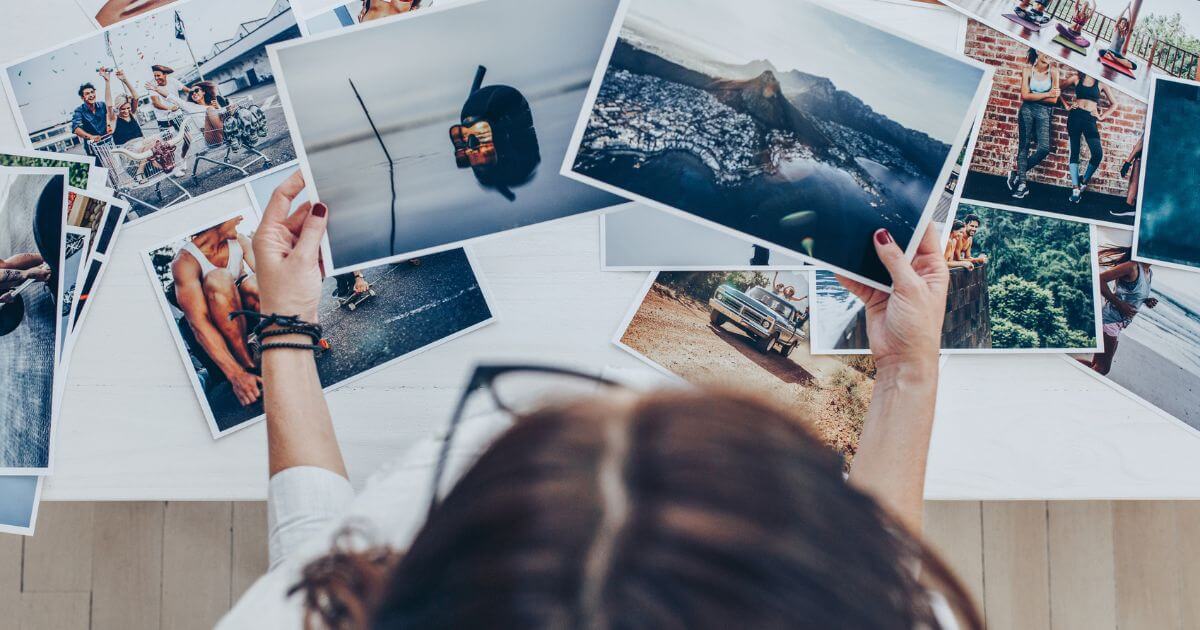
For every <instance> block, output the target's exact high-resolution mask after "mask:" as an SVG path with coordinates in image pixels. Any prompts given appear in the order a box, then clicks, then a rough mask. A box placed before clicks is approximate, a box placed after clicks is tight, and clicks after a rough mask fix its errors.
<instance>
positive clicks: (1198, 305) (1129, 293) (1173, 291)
mask: <svg viewBox="0 0 1200 630" xmlns="http://www.w3.org/2000/svg"><path fill="white" fill-rule="evenodd" d="M1193 225H1195V223H1194V222H1193ZM1097 259H1098V261H1099V263H1100V266H1101V269H1102V270H1103V271H1102V273H1101V276H1100V279H1101V282H1102V283H1103V284H1102V285H1101V287H1100V288H1101V291H1102V292H1103V294H1104V306H1103V323H1104V344H1103V351H1102V352H1099V353H1096V354H1091V355H1086V356H1080V357H1076V358H1075V359H1070V358H1069V359H1068V360H1070V361H1071V362H1072V363H1075V364H1076V365H1079V366H1080V367H1082V368H1084V369H1086V370H1088V372H1090V373H1092V374H1094V375H1096V376H1097V377H1100V378H1103V379H1106V380H1107V381H1108V382H1109V383H1111V384H1114V385H1116V386H1117V387H1118V389H1122V390H1124V391H1125V392H1128V393H1129V394H1131V395H1132V396H1134V397H1135V398H1137V399H1139V400H1141V401H1143V402H1145V403H1148V404H1149V405H1151V406H1152V407H1154V408H1156V409H1158V410H1161V411H1162V412H1165V413H1166V414H1169V415H1170V416H1172V417H1173V418H1176V419H1178V420H1179V421H1181V422H1183V423H1184V424H1186V425H1188V426H1189V427H1191V428H1193V429H1197V430H1200V274H1198V273H1195V272H1189V271H1184V270H1181V269H1177V268H1173V267H1167V266H1162V265H1154V264H1151V263H1147V262H1139V261H1136V260H1134V259H1133V250H1132V247H1131V243H1130V234H1129V232H1124V231H1118V230H1104V231H1102V232H1101V236H1100V247H1099V251H1098V254H1097Z"/></svg>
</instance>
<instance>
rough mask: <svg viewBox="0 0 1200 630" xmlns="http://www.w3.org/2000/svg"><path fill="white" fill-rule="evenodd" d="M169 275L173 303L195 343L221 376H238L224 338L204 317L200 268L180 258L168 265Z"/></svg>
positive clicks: (234, 361)
mask: <svg viewBox="0 0 1200 630" xmlns="http://www.w3.org/2000/svg"><path fill="white" fill-rule="evenodd" d="M171 275H172V276H173V277H174V278H175V301H176V302H178V303H179V309H180V310H182V311H183V316H184V318H185V319H186V320H187V323H188V326H190V327H191V329H192V332H193V333H195V335H196V341H198V342H199V343H200V346H201V347H203V348H204V351H205V352H207V353H208V356H209V357H211V358H212V360H213V362H215V363H216V364H217V367H219V368H221V371H222V372H224V373H225V376H227V377H230V378H232V377H233V375H235V374H241V373H242V372H243V368H242V366H241V364H240V363H238V361H237V359H235V358H234V357H233V354H232V353H231V352H229V346H227V345H225V338H224V337H222V336H221V332H220V331H219V330H217V327H216V326H213V324H212V321H211V320H210V319H209V318H208V315H209V313H208V302H207V300H205V299H204V287H203V286H201V284H200V265H199V264H198V263H196V261H195V260H194V259H192V258H191V257H190V256H187V257H184V256H180V257H178V258H176V259H175V262H173V263H171Z"/></svg>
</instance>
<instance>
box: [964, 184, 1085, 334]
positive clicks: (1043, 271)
mask: <svg viewBox="0 0 1200 630" xmlns="http://www.w3.org/2000/svg"><path fill="white" fill-rule="evenodd" d="M966 214H975V215H978V216H979V218H980V219H981V221H982V227H981V228H980V230H979V232H978V233H976V235H975V243H974V250H975V252H976V255H978V254H979V253H984V254H987V256H988V258H989V260H988V265H987V273H988V297H989V302H990V309H991V320H992V322H991V326H992V347H995V348H1082V347H1086V346H1091V345H1092V344H1093V343H1094V342H1095V341H1094V340H1095V326H1096V323H1095V309H1096V304H1095V299H1094V293H1093V289H1092V262H1091V232H1090V230H1089V228H1088V226H1087V225H1084V224H1082V223H1076V222H1072V221H1065V220H1062V219H1054V218H1049V217H1040V216H1035V215H1030V214H1024V213H1019V212H1011V211H1006V210H996V209H993V208H987V207H982V206H971V205H965V204H964V205H963V206H962V207H961V208H960V209H959V216H964V215H966Z"/></svg>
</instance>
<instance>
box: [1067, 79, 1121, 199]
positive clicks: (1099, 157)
mask: <svg viewBox="0 0 1200 630" xmlns="http://www.w3.org/2000/svg"><path fill="white" fill-rule="evenodd" d="M1063 85H1064V86H1065V87H1074V88H1075V100H1074V101H1073V102H1070V103H1066V107H1067V109H1068V110H1069V113H1068V114H1067V138H1068V139H1069V140H1070V141H1071V161H1070V163H1069V165H1068V168H1069V169H1070V172H1071V185H1072V189H1071V203H1079V200H1080V199H1081V198H1082V197H1083V191H1084V189H1085V188H1087V184H1088V181H1089V180H1091V179H1092V175H1095V174H1096V170H1097V169H1099V168H1100V164H1102V163H1103V162H1104V143H1103V142H1102V141H1101V140H1100V127H1099V125H1100V123H1101V122H1104V120H1105V119H1107V118H1108V116H1109V114H1111V113H1112V110H1113V108H1114V103H1116V100H1115V99H1114V98H1113V95H1112V92H1110V91H1109V89H1108V86H1107V85H1104V84H1102V83H1100V82H1099V81H1098V80H1096V78H1095V77H1092V76H1089V75H1086V74H1084V73H1082V72H1076V73H1075V75H1074V76H1068V77H1065V78H1064V79H1063ZM1101 96H1103V97H1104V99H1105V100H1106V101H1107V102H1108V107H1105V108H1102V107H1101V106H1100V98H1101ZM1084 141H1086V142H1087V145H1088V152H1089V153H1090V158H1089V160H1088V165H1087V169H1086V170H1084V172H1083V175H1082V176H1081V175H1080V174H1079V158H1080V153H1081V152H1082V149H1083V142H1084Z"/></svg>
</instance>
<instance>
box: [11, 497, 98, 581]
mask: <svg viewBox="0 0 1200 630" xmlns="http://www.w3.org/2000/svg"><path fill="white" fill-rule="evenodd" d="M92 514H93V505H92V504H91V503H59V502H52V503H42V505H41V509H40V511H39V513H38V528H37V535H36V536H34V537H32V538H30V539H29V540H27V541H26V542H25V566H24V575H23V578H22V584H23V590H24V592H26V593H30V592H34V593H36V592H84V591H90V590H91V589H92Z"/></svg>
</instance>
